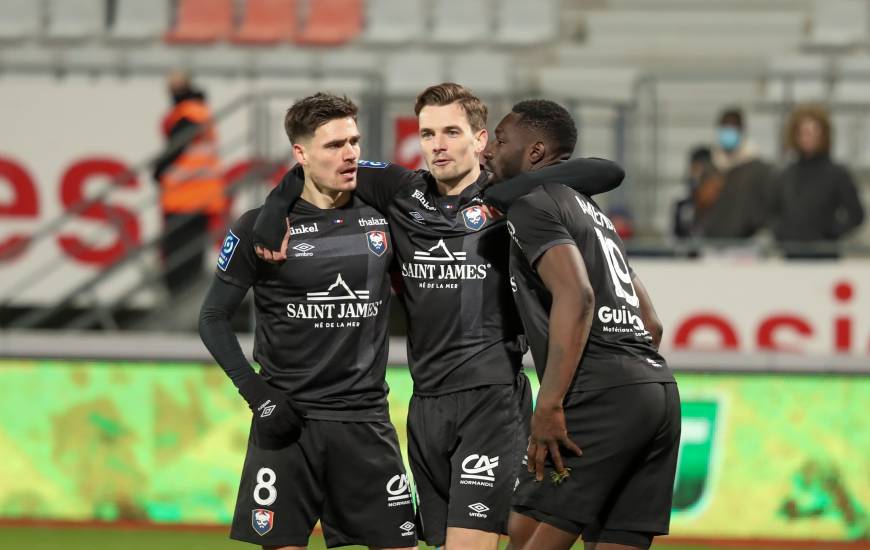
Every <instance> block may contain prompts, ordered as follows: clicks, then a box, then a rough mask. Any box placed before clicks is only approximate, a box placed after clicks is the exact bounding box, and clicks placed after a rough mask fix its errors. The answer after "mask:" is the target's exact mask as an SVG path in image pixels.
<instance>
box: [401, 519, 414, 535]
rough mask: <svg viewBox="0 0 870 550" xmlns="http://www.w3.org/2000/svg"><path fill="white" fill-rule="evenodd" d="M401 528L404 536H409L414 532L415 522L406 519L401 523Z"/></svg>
mask: <svg viewBox="0 0 870 550" xmlns="http://www.w3.org/2000/svg"><path fill="white" fill-rule="evenodd" d="M399 529H401V530H402V536H403V537H407V536H410V535H413V534H414V524H413V523H411V522H410V521H406V522H405V523H403V524H402V525H399Z"/></svg>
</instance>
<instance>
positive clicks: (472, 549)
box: [444, 527, 498, 550]
mask: <svg viewBox="0 0 870 550" xmlns="http://www.w3.org/2000/svg"><path fill="white" fill-rule="evenodd" d="M497 548H498V533H490V532H488V531H481V530H480V529H466V528H464V527H448V528H447V542H446V543H445V545H444V550H496V549H497Z"/></svg>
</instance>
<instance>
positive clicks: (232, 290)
mask: <svg viewBox="0 0 870 550" xmlns="http://www.w3.org/2000/svg"><path fill="white" fill-rule="evenodd" d="M247 292H248V289H246V288H242V287H239V286H236V285H233V284H230V283H227V282H226V281H223V280H221V279H219V278H217V277H215V278H214V281H213V282H212V285H211V287H210V288H209V289H208V294H207V295H206V297H205V301H204V302H203V304H202V309H201V310H200V312H199V337H200V338H201V339H202V342H203V343H204V344H205V347H206V348H208V351H209V352H210V353H211V355H212V357H214V358H215V361H217V363H218V364H219V365H220V366H221V368H222V369H224V371H226V373H227V376H229V377H230V380H232V381H233V384H235V386H236V388H238V387H239V386H240V385H241V384H242V383H243V382H244V381H245V380H248V379H250V377H251V376H255V375H256V373H255V372H254V369H253V368H251V365H250V363H248V360H247V359H245V354H244V353H243V352H242V347H241V346H240V345H239V340H238V338H236V334H235V332H233V327H232V323H231V321H232V318H233V315H234V314H235V312H236V310H238V308H239V304H241V303H242V300H243V299H244V298H245V294H247Z"/></svg>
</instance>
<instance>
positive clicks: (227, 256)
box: [217, 230, 239, 271]
mask: <svg viewBox="0 0 870 550" xmlns="http://www.w3.org/2000/svg"><path fill="white" fill-rule="evenodd" d="M238 245H239V238H238V237H236V234H235V233H233V231H232V230H230V232H229V233H227V236H226V238H225V239H224V244H222V245H221V254H220V256H218V261H217V264H218V269H220V270H221V271H226V270H227V268H228V267H229V266H230V260H232V259H233V253H235V251H236V247H237V246H238Z"/></svg>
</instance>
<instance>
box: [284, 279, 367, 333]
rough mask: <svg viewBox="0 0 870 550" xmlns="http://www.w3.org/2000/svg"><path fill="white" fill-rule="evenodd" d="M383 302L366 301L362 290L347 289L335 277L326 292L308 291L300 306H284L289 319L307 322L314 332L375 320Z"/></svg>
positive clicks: (348, 287)
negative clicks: (364, 320)
mask: <svg viewBox="0 0 870 550" xmlns="http://www.w3.org/2000/svg"><path fill="white" fill-rule="evenodd" d="M382 303H383V300H373V301H370V300H369V291H368V290H366V289H353V288H351V287H350V286H349V285H348V284H347V283H346V282H345V280H344V278H343V277H342V276H341V273H339V274H338V275H337V276H336V278H335V282H333V283H332V284H331V285H329V287H327V289H326V290H320V291H311V292H308V293H307V294H306V296H305V301H304V302H290V303H289V304H287V317H289V318H290V319H311V320H313V321H315V322H314V323H313V325H312V326H313V327H314V328H341V327H358V326H360V322H359V320H360V319H366V318H369V317H376V316H377V315H378V311H379V310H380V306H381V304H382Z"/></svg>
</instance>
